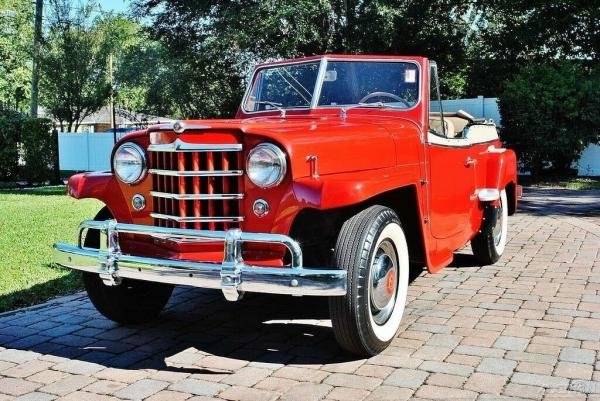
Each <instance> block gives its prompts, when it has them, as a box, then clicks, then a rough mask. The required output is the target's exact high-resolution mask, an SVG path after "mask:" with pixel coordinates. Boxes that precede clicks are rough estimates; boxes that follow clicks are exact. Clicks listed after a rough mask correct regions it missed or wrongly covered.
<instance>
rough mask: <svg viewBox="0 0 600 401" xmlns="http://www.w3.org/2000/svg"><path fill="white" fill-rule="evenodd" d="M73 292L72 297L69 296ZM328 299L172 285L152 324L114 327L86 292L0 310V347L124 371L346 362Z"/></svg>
mask: <svg viewBox="0 0 600 401" xmlns="http://www.w3.org/2000/svg"><path fill="white" fill-rule="evenodd" d="M71 298H73V297H71ZM328 314H329V311H328V305H327V299H325V298H316V297H305V298H294V297H285V296H270V295H257V294H246V296H245V297H244V299H243V300H242V301H240V302H237V303H229V302H227V301H225V300H224V299H223V297H222V294H221V292H219V291H210V290H201V289H200V290H199V289H189V288H177V289H176V290H175V293H174V295H173V297H172V300H171V302H170V303H169V305H168V306H167V308H166V309H165V311H164V312H163V313H162V314H161V316H160V317H159V318H158V319H157V320H156V321H154V322H152V323H149V324H144V325H136V326H119V325H117V324H116V323H114V322H112V321H110V320H107V319H105V318H104V317H103V316H101V315H100V314H99V313H98V312H97V311H96V310H95V309H94V308H93V306H92V305H91V303H90V302H89V300H88V299H87V296H86V295H85V294H79V295H78V296H76V297H75V299H74V300H73V299H72V300H69V301H66V302H63V303H56V304H52V303H51V304H46V306H44V307H42V306H40V307H34V308H33V309H29V310H25V312H24V313H15V314H12V315H10V314H9V315H2V316H0V346H3V347H7V348H17V349H25V350H31V351H35V352H39V353H43V354H50V355H55V356H59V357H65V358H70V359H76V360H80V361H87V362H94V363H98V364H101V365H103V366H106V367H115V368H124V369H157V370H166V371H175V372H187V373H196V374H214V373H231V370H235V369H237V368H239V366H238V367H237V368H231V370H229V369H227V368H226V366H227V363H225V364H224V366H225V367H224V368H223V369H215V368H214V366H213V365H212V364H210V365H209V366H203V362H202V359H203V358H204V357H206V356H211V355H212V356H213V357H214V356H216V357H226V358H229V359H230V360H234V361H233V362H232V361H229V362H228V363H233V365H235V360H239V361H251V362H256V363H265V364H287V363H293V364H308V365H320V364H324V363H333V362H344V361H350V360H356V359H357V358H356V357H353V356H351V355H348V354H346V353H344V351H343V350H341V349H340V348H339V346H338V345H337V343H336V341H335V339H334V336H333V332H332V330H331V327H330V322H329V320H328V319H329V316H328Z"/></svg>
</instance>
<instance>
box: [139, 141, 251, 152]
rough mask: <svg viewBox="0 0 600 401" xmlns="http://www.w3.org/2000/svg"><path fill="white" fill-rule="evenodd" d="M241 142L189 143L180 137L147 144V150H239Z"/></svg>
mask: <svg viewBox="0 0 600 401" xmlns="http://www.w3.org/2000/svg"><path fill="white" fill-rule="evenodd" d="M241 150H242V144H240V143H232V144H225V145H221V144H213V143H189V142H184V141H182V140H181V139H176V140H175V142H171V143H165V144H152V145H150V146H148V151H149V152H240V151H241Z"/></svg>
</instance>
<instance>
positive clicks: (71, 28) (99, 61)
mask: <svg viewBox="0 0 600 401" xmlns="http://www.w3.org/2000/svg"><path fill="white" fill-rule="evenodd" d="M94 9H95V5H94V4H92V3H82V4H79V6H77V7H75V6H73V5H72V3H71V2H70V1H68V0H51V1H50V14H49V15H50V19H49V23H48V26H47V34H46V37H45V39H44V42H43V49H42V57H41V73H42V74H41V76H42V79H41V82H40V88H41V96H40V103H41V104H42V105H43V106H44V107H45V108H46V110H47V111H48V113H49V114H50V115H52V116H53V117H54V118H55V119H56V120H58V121H59V123H60V127H61V130H64V129H65V128H66V130H67V131H71V130H75V131H76V130H77V129H78V127H79V125H80V123H81V121H82V120H83V119H84V118H85V117H87V116H89V115H90V114H92V113H94V112H96V111H97V110H99V109H100V108H101V107H102V106H103V105H104V104H106V100H107V98H108V95H109V92H110V86H109V82H108V77H107V52H106V46H105V44H104V42H103V35H102V32H101V31H100V30H99V29H98V28H97V26H96V23H97V21H96V20H95V19H94V18H93V11H94Z"/></svg>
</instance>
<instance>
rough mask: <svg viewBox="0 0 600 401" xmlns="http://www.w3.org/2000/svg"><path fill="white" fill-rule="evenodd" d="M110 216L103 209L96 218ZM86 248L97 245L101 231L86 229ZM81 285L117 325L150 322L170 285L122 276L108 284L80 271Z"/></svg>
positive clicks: (102, 312)
mask: <svg viewBox="0 0 600 401" xmlns="http://www.w3.org/2000/svg"><path fill="white" fill-rule="evenodd" d="M110 218H112V215H111V214H110V211H108V209H107V208H103V209H102V210H100V212H99V213H98V214H97V215H96V218H95V220H106V219H110ZM84 244H85V246H86V247H90V248H99V247H100V233H99V232H98V231H97V230H89V231H88V234H87V235H86V238H85V242H84ZM83 284H84V286H85V289H86V291H87V293H88V296H89V297H90V300H91V301H92V304H94V306H95V307H96V309H97V310H98V312H100V313H101V314H103V315H104V316H105V317H107V318H108V319H110V320H113V321H115V322H117V323H120V324H138V323H144V322H148V321H151V320H152V319H154V318H156V317H157V316H158V315H159V314H160V312H161V311H162V310H163V308H164V307H165V305H166V304H167V302H168V301H169V298H170V297H171V293H172V292H173V286H172V285H170V284H162V283H154V282H151V281H142V280H132V279H123V280H122V282H121V283H120V284H119V285H116V286H108V285H105V284H104V283H103V282H102V279H101V278H100V276H99V275H98V274H95V273H87V272H83Z"/></svg>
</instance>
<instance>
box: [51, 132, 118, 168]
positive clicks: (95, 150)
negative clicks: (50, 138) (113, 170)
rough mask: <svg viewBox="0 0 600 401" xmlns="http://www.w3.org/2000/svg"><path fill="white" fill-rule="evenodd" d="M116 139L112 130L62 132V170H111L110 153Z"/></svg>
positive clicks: (59, 153) (59, 135)
mask: <svg viewBox="0 0 600 401" xmlns="http://www.w3.org/2000/svg"><path fill="white" fill-rule="evenodd" d="M113 144H114V140H113V134H112V132H96V133H88V132H84V133H82V132H60V133H59V134H58V162H59V166H60V169H61V170H75V171H106V170H110V153H111V152H112V148H113Z"/></svg>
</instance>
